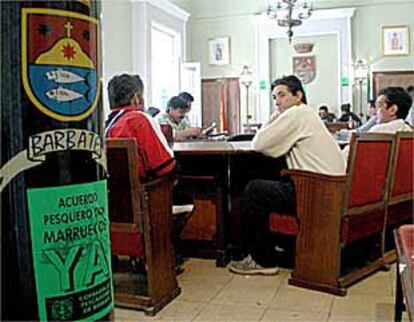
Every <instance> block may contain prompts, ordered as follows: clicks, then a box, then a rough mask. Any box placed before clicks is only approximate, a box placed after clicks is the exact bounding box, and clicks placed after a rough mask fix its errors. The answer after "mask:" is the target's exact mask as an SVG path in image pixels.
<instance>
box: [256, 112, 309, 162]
mask: <svg viewBox="0 0 414 322" xmlns="http://www.w3.org/2000/svg"><path fill="white" fill-rule="evenodd" d="M302 108H303V107H291V108H289V109H288V110H286V111H285V112H283V113H282V114H280V115H278V116H275V118H274V120H273V121H272V122H271V123H269V122H268V124H267V125H266V126H263V127H262V128H260V130H259V131H257V133H256V135H255V137H254V138H253V141H252V146H253V149H254V150H256V151H258V152H261V153H263V154H265V155H268V156H271V157H278V156H281V155H284V154H286V153H287V152H288V151H289V150H290V149H291V148H292V146H293V145H294V144H295V143H296V142H297V141H298V140H300V139H301V138H303V137H305V136H306V135H307V133H305V132H304V127H303V125H304V120H303V115H302V114H301V109H302Z"/></svg>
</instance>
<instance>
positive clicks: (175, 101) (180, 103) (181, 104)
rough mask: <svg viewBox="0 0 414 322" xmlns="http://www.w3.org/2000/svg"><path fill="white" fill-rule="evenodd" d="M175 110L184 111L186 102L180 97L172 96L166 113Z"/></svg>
mask: <svg viewBox="0 0 414 322" xmlns="http://www.w3.org/2000/svg"><path fill="white" fill-rule="evenodd" d="M177 108H181V109H186V108H187V102H186V101H184V100H183V99H182V98H181V97H178V96H173V97H171V98H170V100H169V101H168V103H167V112H169V111H170V110H171V109H173V110H176V109H177Z"/></svg>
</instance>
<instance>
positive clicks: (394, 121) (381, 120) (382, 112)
mask: <svg viewBox="0 0 414 322" xmlns="http://www.w3.org/2000/svg"><path fill="white" fill-rule="evenodd" d="M411 104H412V98H411V97H410V95H408V93H407V92H406V91H404V89H403V88H402V87H387V88H384V89H382V90H381V91H380V92H379V93H378V97H377V100H376V102H375V105H376V107H377V117H378V120H377V125H375V126H373V127H372V128H371V129H370V130H369V131H368V132H385V133H396V132H399V131H412V129H411V127H410V126H409V124H408V123H407V122H406V120H405V119H406V117H407V114H408V111H409V110H410V107H411Z"/></svg>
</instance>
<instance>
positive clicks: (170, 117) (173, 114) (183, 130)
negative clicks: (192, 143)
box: [156, 96, 201, 141]
mask: <svg viewBox="0 0 414 322" xmlns="http://www.w3.org/2000/svg"><path fill="white" fill-rule="evenodd" d="M187 113H188V103H187V102H186V101H185V100H183V99H182V98H180V97H179V96H173V97H172V98H171V99H170V100H169V101H168V103H167V109H166V111H165V112H163V113H160V114H158V115H157V117H156V119H157V121H158V123H159V124H169V125H171V127H172V129H173V136H174V140H178V141H179V140H182V139H185V138H190V137H197V136H199V135H200V134H201V128H198V127H191V124H190V122H189V121H188V119H186V118H185V116H186V114H187Z"/></svg>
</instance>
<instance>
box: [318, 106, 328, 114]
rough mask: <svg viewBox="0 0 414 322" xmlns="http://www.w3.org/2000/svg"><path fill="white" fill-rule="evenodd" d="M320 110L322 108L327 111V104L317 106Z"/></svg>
mask: <svg viewBox="0 0 414 322" xmlns="http://www.w3.org/2000/svg"><path fill="white" fill-rule="evenodd" d="M320 110H324V111H325V112H326V113H328V106H326V105H322V106H319V111H320Z"/></svg>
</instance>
